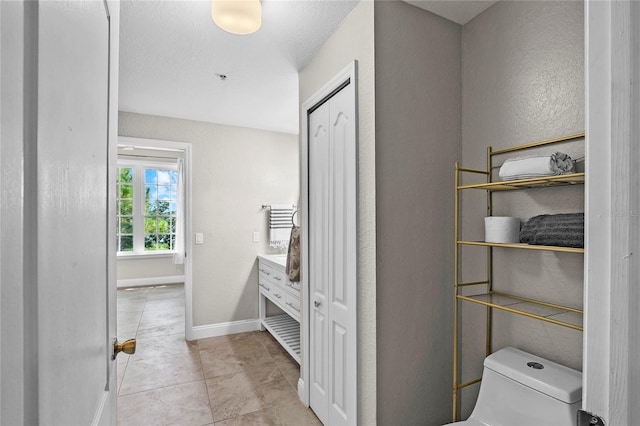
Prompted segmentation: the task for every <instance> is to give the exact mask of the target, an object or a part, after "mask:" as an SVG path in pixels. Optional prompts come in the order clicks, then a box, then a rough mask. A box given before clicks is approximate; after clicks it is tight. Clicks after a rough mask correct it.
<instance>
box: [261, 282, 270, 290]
mask: <svg viewBox="0 0 640 426" xmlns="http://www.w3.org/2000/svg"><path fill="white" fill-rule="evenodd" d="M260 287H263V288H265V289H267V291H270V290H271V288H269V287H267V286H266V285H264V284H262V283H261V284H260Z"/></svg>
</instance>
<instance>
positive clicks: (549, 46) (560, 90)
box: [461, 1, 585, 414]
mask: <svg viewBox="0 0 640 426" xmlns="http://www.w3.org/2000/svg"><path fill="white" fill-rule="evenodd" d="M583 28H584V23H583V4H582V2H574V1H567V2H556V1H554V2H546V1H542V2H528V1H518V2H509V1H507V2H499V3H497V4H495V5H494V6H492V7H491V8H489V9H487V10H486V11H485V12H484V13H482V14H481V15H480V16H478V17H477V18H475V19H474V20H472V21H471V22H469V23H468V24H466V25H465V26H464V27H463V31H462V87H463V91H462V108H463V109H462V164H463V165H464V166H465V167H472V168H481V169H484V168H485V167H486V147H487V146H488V145H491V146H493V147H494V148H503V147H508V146H512V145H517V144H522V143H527V142H532V141H537V140H543V139H549V138H554V137H559V136H563V135H569V134H572V133H579V132H582V131H584V126H585V124H584V30H583ZM551 149H552V148H551ZM560 150H563V151H565V152H568V153H570V154H571V155H572V156H573V157H574V158H575V157H581V156H583V155H584V151H583V146H582V143H580V144H577V146H570V147H566V146H564V147H562V148H560ZM542 152H548V149H544V150H542ZM485 199H486V198H485V195H484V193H477V194H471V193H468V192H465V194H464V196H463V198H462V205H463V208H464V215H463V223H462V231H463V238H464V239H480V240H482V239H483V238H484V235H483V232H484V230H483V217H484V216H485V215H486V214H485V211H484V208H483V207H482V206H483V205H484V203H485ZM494 203H495V206H494V215H510V216H517V217H520V218H521V219H522V220H526V219H528V218H529V217H531V216H534V215H536V214H541V213H546V212H549V213H561V212H578V211H584V197H583V188H582V187H578V188H562V189H542V190H534V191H526V192H518V193H513V194H508V195H502V194H500V195H499V196H495V197H494ZM462 259H463V262H464V264H465V266H464V267H463V269H462V272H461V279H463V280H476V279H482V277H483V276H484V262H485V257H484V249H477V248H476V249H473V248H469V249H465V250H464V251H463V257H462ZM494 259H495V261H496V264H497V265H498V268H497V269H496V270H495V271H494V282H495V284H494V287H495V288H497V289H500V290H508V291H512V292H515V293H519V294H522V295H531V296H533V297H538V298H541V299H546V300H549V301H554V300H555V301H558V302H560V303H566V304H569V305H574V306H577V307H581V306H582V298H583V290H582V288H583V287H582V286H583V260H582V256H580V255H575V254H562V253H532V252H530V251H525V250H522V251H520V250H515V251H505V250H494ZM464 308H465V309H464V311H463V318H464V336H465V342H467V344H465V345H464V346H463V349H464V351H463V364H464V365H465V366H467V368H463V380H469V379H472V378H474V377H477V376H479V374H480V373H481V368H482V367H481V366H482V364H481V360H482V357H483V356H484V353H483V349H482V348H483V344H484V333H483V331H482V327H478V326H477V324H476V323H477V322H478V321H482V320H481V315H482V314H483V311H484V310H483V309H482V308H475V307H474V306H468V305H465V307H464ZM504 346H515V347H518V348H520V349H523V350H526V351H529V352H532V353H535V354H538V355H540V356H543V357H545V358H549V359H552V360H554V361H557V362H560V363H563V364H565V365H568V366H570V367H573V368H577V369H581V367H582V333H581V332H578V331H573V330H570V329H565V328H562V327H558V326H555V325H552V324H545V323H541V322H537V321H533V320H530V319H527V318H524V317H519V316H514V315H510V314H504V313H500V312H498V313H496V314H495V316H494V338H493V350H497V349H500V348H502V347H504ZM475 388H476V389H471V390H470V392H469V393H470V395H469V394H468V395H467V396H468V397H467V398H466V399H465V401H466V405H467V409H466V412H467V414H468V411H469V408H470V407H471V406H472V404H473V402H474V398H475V395H474V392H476V391H477V386H476V387H475ZM463 395H464V394H463Z"/></svg>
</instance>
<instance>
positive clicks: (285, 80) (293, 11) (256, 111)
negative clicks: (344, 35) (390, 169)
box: [119, 0, 495, 134]
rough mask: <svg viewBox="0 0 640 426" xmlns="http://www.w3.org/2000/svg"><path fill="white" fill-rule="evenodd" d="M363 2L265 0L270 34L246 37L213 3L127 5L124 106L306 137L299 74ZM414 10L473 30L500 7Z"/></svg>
mask: <svg viewBox="0 0 640 426" xmlns="http://www.w3.org/2000/svg"><path fill="white" fill-rule="evenodd" d="M362 1H371V0H362ZM357 3H358V0H262V12H263V13H262V27H261V28H260V29H259V30H258V31H257V32H256V33H254V34H250V35H245V36H238V35H233V34H229V33H226V32H225V31H223V30H221V29H219V28H218V27H217V26H216V25H215V24H214V23H213V22H212V20H211V15H210V2H209V0H186V1H185V0H123V1H122V2H121V18H120V19H121V23H120V76H119V80H120V87H119V93H120V95H119V96H120V100H119V109H120V110H121V111H129V112H138V113H143V114H152V115H160V116H167V117H176V118H184V119H190V120H197V121H205V122H212V123H222V124H229V125H234V126H242V127H251V128H258V129H264V130H274V131H280V132H285V133H293V134H296V133H298V71H300V70H301V69H302V68H303V67H304V66H305V65H306V64H307V62H308V61H309V60H310V59H311V58H312V57H313V55H314V54H315V53H316V52H317V50H318V49H319V48H320V47H321V46H322V44H323V43H324V42H325V40H326V39H327V38H328V37H329V36H330V35H331V34H333V32H334V31H335V29H336V28H337V27H338V26H339V25H340V23H341V22H342V21H343V20H344V18H345V17H346V16H347V15H348V14H349V12H351V10H352V9H353V7H354V6H355V5H356V4H357ZM409 3H411V4H414V5H416V6H418V7H421V8H423V9H426V10H430V11H432V12H434V13H436V14H439V15H442V16H444V17H446V18H448V19H451V20H452V21H454V22H458V23H460V24H464V23H466V22H467V21H468V20H470V19H472V18H473V17H475V16H476V15H477V14H479V13H480V12H482V11H483V10H484V9H486V8H487V7H489V6H490V5H491V4H493V3H495V2H494V1H482V0H480V1H460V0H440V1H426V0H423V1H420V0H418V1H409ZM217 74H224V75H226V76H227V79H226V80H224V81H222V80H220V79H219V78H218V77H217Z"/></svg>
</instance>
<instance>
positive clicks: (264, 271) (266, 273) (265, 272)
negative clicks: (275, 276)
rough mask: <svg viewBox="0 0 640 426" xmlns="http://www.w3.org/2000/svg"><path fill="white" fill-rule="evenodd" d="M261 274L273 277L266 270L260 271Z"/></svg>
mask: <svg viewBox="0 0 640 426" xmlns="http://www.w3.org/2000/svg"><path fill="white" fill-rule="evenodd" d="M260 272H262V273H263V274H265V275H271V274H270V273H269V271H267V270H266V269H260Z"/></svg>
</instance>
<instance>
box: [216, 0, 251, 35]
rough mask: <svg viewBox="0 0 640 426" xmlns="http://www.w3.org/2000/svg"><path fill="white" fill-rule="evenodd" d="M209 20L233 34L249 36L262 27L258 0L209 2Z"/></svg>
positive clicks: (217, 0)
mask: <svg viewBox="0 0 640 426" xmlns="http://www.w3.org/2000/svg"><path fill="white" fill-rule="evenodd" d="M211 18H212V19H213V22H215V23H216V25H217V26H219V27H220V28H222V29H223V30H225V31H228V32H230V33H233V34H251V33H254V32H256V31H258V28H260V25H262V5H261V4H260V0H211Z"/></svg>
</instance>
